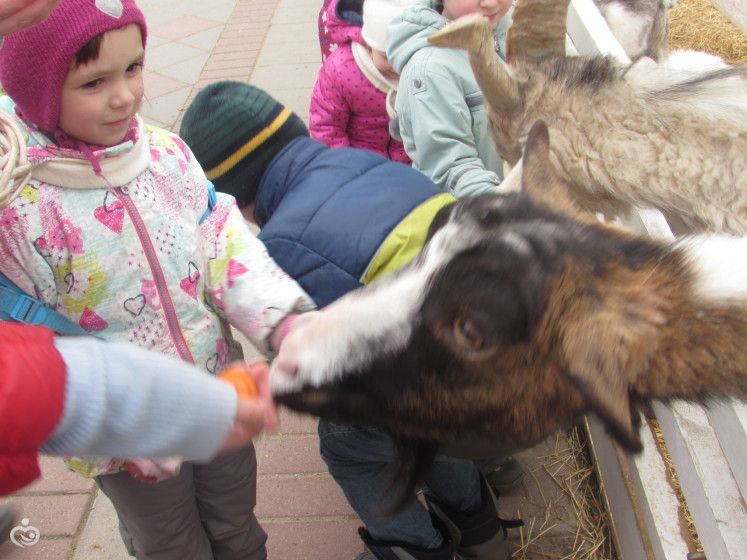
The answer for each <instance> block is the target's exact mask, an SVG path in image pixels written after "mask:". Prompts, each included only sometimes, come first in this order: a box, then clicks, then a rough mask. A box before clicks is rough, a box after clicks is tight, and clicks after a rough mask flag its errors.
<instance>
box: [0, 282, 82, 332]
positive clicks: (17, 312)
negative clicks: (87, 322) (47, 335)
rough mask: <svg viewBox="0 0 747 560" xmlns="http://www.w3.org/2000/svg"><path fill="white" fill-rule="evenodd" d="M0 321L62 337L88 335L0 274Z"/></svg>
mask: <svg viewBox="0 0 747 560" xmlns="http://www.w3.org/2000/svg"><path fill="white" fill-rule="evenodd" d="M0 320H3V321H15V322H17V323H24V324H26V325H41V326H43V327H47V328H48V329H51V330H53V331H54V332H56V333H57V334H62V335H77V336H80V335H88V334H89V333H88V331H86V330H85V329H84V328H82V327H81V326H79V325H76V324H75V323H73V322H72V321H71V320H70V319H68V318H67V317H65V316H64V315H62V314H61V313H58V312H57V311H55V310H54V309H50V308H49V307H47V306H45V305H44V304H43V303H42V302H40V301H39V300H38V299H35V298H32V297H31V296H29V295H28V294H26V293H25V292H24V291H23V290H21V288H19V287H18V286H16V285H15V284H14V283H13V282H11V281H10V280H9V279H8V278H7V277H6V276H5V275H4V274H2V273H0Z"/></svg>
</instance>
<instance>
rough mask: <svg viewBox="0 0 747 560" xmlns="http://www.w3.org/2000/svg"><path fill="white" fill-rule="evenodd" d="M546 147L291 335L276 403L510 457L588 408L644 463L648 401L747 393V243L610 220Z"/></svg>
mask: <svg viewBox="0 0 747 560" xmlns="http://www.w3.org/2000/svg"><path fill="white" fill-rule="evenodd" d="M553 140H554V138H553ZM548 142H549V141H548V133H547V129H546V127H545V126H544V125H543V124H538V125H536V126H535V127H534V128H533V130H532V131H531V132H530V134H529V137H528V140H527V147H526V152H525V154H524V159H523V161H522V164H523V177H522V192H519V193H511V194H508V195H484V196H481V197H475V198H468V199H463V200H460V201H458V202H457V203H455V204H454V205H452V206H449V207H446V208H444V209H443V210H442V211H441V213H440V214H439V215H438V216H437V217H436V219H435V220H434V223H433V225H432V226H431V232H430V235H429V241H428V243H427V244H426V246H425V247H424V249H423V252H422V253H421V254H420V256H419V257H418V259H417V260H415V261H413V262H412V263H411V264H410V265H408V266H407V267H405V268H403V269H402V270H400V271H398V272H396V273H394V274H392V275H391V276H389V277H387V278H383V279H381V280H379V281H377V282H375V283H373V284H372V285H370V286H367V287H366V288H363V289H361V290H358V291H356V292H353V293H350V294H348V295H346V296H345V297H343V298H341V299H340V300H338V301H336V302H335V303H333V304H332V305H330V306H328V307H327V308H325V309H324V310H322V311H321V312H320V313H319V314H318V315H317V316H316V317H315V318H314V319H313V320H312V319H310V320H308V321H307V322H305V323H304V324H302V325H301V326H300V327H299V328H298V329H296V330H294V331H293V332H291V334H290V335H289V336H288V337H287V338H286V339H285V341H284V343H283V347H282V349H281V351H280V355H279V356H278V358H277V360H276V361H275V363H274V364H273V373H272V383H273V391H274V393H275V395H276V398H277V399H278V401H279V402H281V403H283V404H286V405H288V406H291V407H293V408H296V409H298V410H301V411H305V412H310V413H313V414H317V415H320V416H324V417H328V418H330V419H333V420H336V421H340V422H353V423H361V424H365V425H374V426H380V427H382V428H384V429H386V430H389V431H390V432H391V433H392V434H393V435H394V436H395V437H396V438H404V439H408V440H418V441H430V442H445V441H453V440H457V439H459V438H462V437H465V436H471V437H478V438H485V439H491V438H492V439H494V440H497V441H500V442H502V443H505V444H513V445H515V446H523V445H527V444H531V443H533V442H536V441H538V440H539V439H541V438H543V437H546V436H548V435H550V434H551V433H553V432H554V431H555V430H557V429H558V428H561V427H563V426H565V425H567V424H568V423H569V422H571V421H572V420H574V419H575V418H576V417H577V416H578V415H580V414H583V413H586V412H593V413H595V414H597V415H598V416H599V417H600V418H601V419H602V420H603V421H604V423H605V424H606V426H607V427H608V429H609V431H610V432H611V433H612V434H613V435H614V437H615V438H616V439H617V440H618V441H620V442H621V443H622V444H623V446H624V447H625V448H627V449H628V450H639V449H640V448H641V440H640V439H639V436H638V430H637V421H638V420H637V419H638V413H637V410H638V407H639V405H641V404H642V403H645V402H646V401H648V400H650V399H660V400H664V401H666V400H668V399H687V400H691V401H697V402H706V401H708V400H709V399H712V398H721V397H729V396H733V397H738V398H742V399H744V398H746V397H747V345H746V344H745V341H747V239H743V238H733V237H728V236H716V235H703V236H693V237H689V238H685V239H683V240H681V241H677V242H670V243H666V242H663V241H656V240H653V239H650V238H648V237H645V236H642V235H638V234H635V233H632V232H630V231H627V230H623V229H620V228H616V227H614V226H610V225H605V224H600V223H598V222H597V221H596V220H594V219H593V218H592V217H591V216H589V215H588V214H587V213H584V212H581V211H579V210H578V209H577V207H576V206H575V203H574V202H573V201H572V199H571V198H570V197H569V196H568V192H569V190H568V184H567V183H566V182H565V181H563V180H562V179H561V178H559V177H558V176H557V175H556V173H555V171H554V169H553V166H552V165H551V163H550V159H549V144H548Z"/></svg>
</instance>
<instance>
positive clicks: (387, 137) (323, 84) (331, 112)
mask: <svg viewBox="0 0 747 560" xmlns="http://www.w3.org/2000/svg"><path fill="white" fill-rule="evenodd" d="M411 1H412V0H365V2H364V3H363V16H362V17H363V27H362V28H360V33H359V34H357V33H354V32H351V30H350V29H351V26H350V25H343V24H341V23H339V22H340V19H339V17H341V15H342V12H341V6H343V4H344V3H345V0H340V2H339V3H336V2H333V3H331V4H330V5H329V7H328V12H327V13H328V20H327V26H328V28H329V29H330V35H332V33H333V30H334V31H335V33H337V34H340V35H343V33H344V37H345V38H347V40H344V39H343V38H341V39H339V40H338V41H337V42H338V44H339V46H338V48H337V49H336V50H335V51H334V52H333V53H332V54H331V55H330V56H329V58H327V60H326V61H325V62H324V64H323V66H322V68H321V70H320V71H319V76H318V77H317V81H316V84H315V85H314V91H313V92H312V94H311V107H310V109H309V131H310V133H311V136H312V138H314V139H315V140H319V141H320V142H324V143H325V144H327V145H328V146H330V147H332V148H341V147H353V148H360V149H363V150H370V151H372V152H375V153H377V154H379V155H382V156H384V157H386V158H388V159H392V160H394V161H399V162H402V163H406V164H408V165H409V163H410V158H409V157H407V154H406V153H405V150H404V147H403V146H402V142H401V141H400V140H398V139H395V138H393V137H392V135H391V134H390V132H389V122H390V120H391V118H392V117H393V116H394V94H395V93H396V90H397V82H398V76H397V74H396V73H395V72H394V70H392V67H391V66H390V65H389V62H388V61H387V58H386V42H387V35H386V31H387V25H388V23H389V21H390V20H391V19H392V18H393V17H394V16H395V15H397V14H398V13H399V12H400V11H401V10H402V9H403V8H404V6H405V5H407V4H410V3H411ZM338 29H339V31H337V30H338ZM354 29H355V28H354Z"/></svg>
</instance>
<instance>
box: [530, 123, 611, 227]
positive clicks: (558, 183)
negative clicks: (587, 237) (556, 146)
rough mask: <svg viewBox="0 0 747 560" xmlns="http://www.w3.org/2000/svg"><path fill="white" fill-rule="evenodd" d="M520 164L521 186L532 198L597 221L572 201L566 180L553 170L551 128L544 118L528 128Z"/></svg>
mask: <svg viewBox="0 0 747 560" xmlns="http://www.w3.org/2000/svg"><path fill="white" fill-rule="evenodd" d="M521 165H522V171H521V185H522V189H523V190H524V191H526V192H527V194H529V196H530V197H531V198H532V200H534V201H535V202H539V203H541V204H544V205H546V206H548V207H550V208H551V209H553V210H556V211H561V212H564V213H565V214H567V215H570V216H573V217H574V218H576V219H579V220H581V221H592V222H594V223H598V222H597V221H596V220H594V219H592V217H591V216H590V215H589V214H587V213H586V212H583V211H581V210H580V209H579V208H578V207H577V206H576V205H575V204H574V202H573V200H572V198H571V194H570V187H569V185H568V183H566V182H565V181H564V180H563V179H561V178H560V177H559V176H558V174H557V173H556V171H555V168H554V167H553V165H552V161H550V132H549V130H548V128H547V125H546V124H545V122H544V121H536V122H535V123H534V124H533V125H532V128H531V129H530V130H529V135H528V136H527V141H526V144H525V146H524V155H523V157H522V161H521Z"/></svg>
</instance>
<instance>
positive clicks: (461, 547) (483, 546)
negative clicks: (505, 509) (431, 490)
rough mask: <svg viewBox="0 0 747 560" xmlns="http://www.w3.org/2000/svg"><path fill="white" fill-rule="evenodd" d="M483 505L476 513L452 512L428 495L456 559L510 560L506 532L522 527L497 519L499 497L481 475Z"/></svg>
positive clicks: (426, 497) (518, 524)
mask: <svg viewBox="0 0 747 560" xmlns="http://www.w3.org/2000/svg"><path fill="white" fill-rule="evenodd" d="M480 494H481V498H482V505H481V506H480V509H479V510H478V511H476V512H474V513H470V514H467V513H464V512H461V511H456V510H453V509H450V508H449V507H448V506H446V505H445V504H442V503H440V502H438V501H437V500H436V499H435V498H433V497H432V496H429V495H428V494H426V495H425V499H426V502H427V503H428V507H429V508H430V510H431V512H432V513H433V514H434V515H436V516H437V517H438V518H439V519H440V520H441V522H442V523H443V524H444V525H445V526H446V527H447V528H448V532H449V535H450V537H451V540H452V542H453V543H454V548H455V549H456V553H457V557H458V558H461V559H464V560H510V559H511V548H510V546H509V543H508V538H507V537H508V535H507V532H506V528H511V527H518V526H520V525H523V523H522V522H521V521H514V520H511V521H507V520H504V519H501V518H500V517H498V497H497V496H496V495H495V494H494V493H493V491H492V490H491V488H490V486H488V484H487V482H486V480H485V477H484V476H482V475H480Z"/></svg>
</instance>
